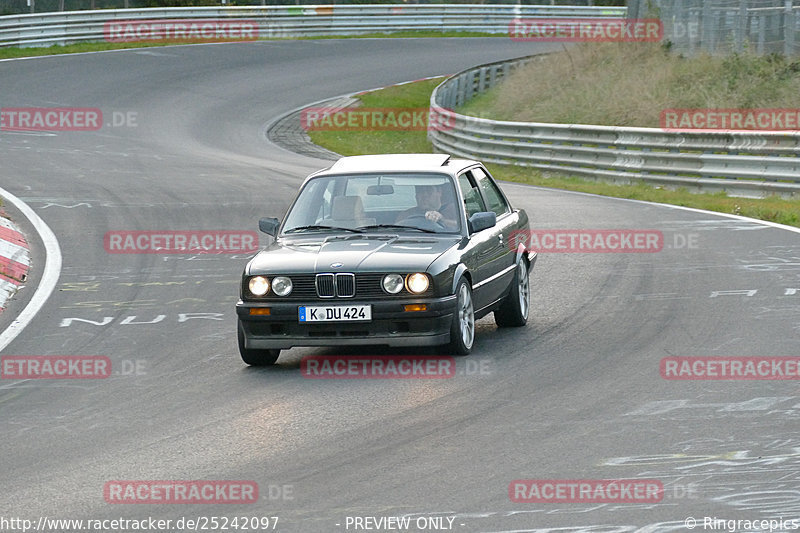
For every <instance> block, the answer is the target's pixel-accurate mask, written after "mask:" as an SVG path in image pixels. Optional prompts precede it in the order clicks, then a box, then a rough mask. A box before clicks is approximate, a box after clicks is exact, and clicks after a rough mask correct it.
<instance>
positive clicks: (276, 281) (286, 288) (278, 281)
mask: <svg viewBox="0 0 800 533" xmlns="http://www.w3.org/2000/svg"><path fill="white" fill-rule="evenodd" d="M272 292H274V293H275V294H277V295H278V296H286V295H287V294H289V293H290V292H292V280H290V279H289V278H287V277H286V276H278V277H277V278H272Z"/></svg>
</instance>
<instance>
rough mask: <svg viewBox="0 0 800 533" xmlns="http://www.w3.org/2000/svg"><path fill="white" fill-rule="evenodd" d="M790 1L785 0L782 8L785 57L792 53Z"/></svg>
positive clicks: (792, 24)
mask: <svg viewBox="0 0 800 533" xmlns="http://www.w3.org/2000/svg"><path fill="white" fill-rule="evenodd" d="M792 3H793V2H792V0H785V2H784V8H783V53H784V55H786V56H787V57H788V56H790V55H792V53H794V32H795V21H794V9H792Z"/></svg>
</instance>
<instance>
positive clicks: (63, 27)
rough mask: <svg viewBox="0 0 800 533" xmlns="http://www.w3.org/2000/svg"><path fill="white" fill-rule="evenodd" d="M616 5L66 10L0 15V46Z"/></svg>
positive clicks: (391, 24) (498, 29)
mask: <svg viewBox="0 0 800 533" xmlns="http://www.w3.org/2000/svg"><path fill="white" fill-rule="evenodd" d="M626 12H627V10H626V8H624V7H594V6H593V7H589V6H548V5H540V6H533V5H519V4H498V5H491V4H488V5H484V4H479V5H476V4H429V5H425V4H416V5H395V4H376V5H318V6H237V7H190V8H150V9H113V10H111V9H109V10H95V11H66V12H54V13H42V14H35V15H9V16H3V17H0V46H50V45H53V44H61V45H64V44H71V43H77V42H86V41H103V40H104V39H105V34H104V27H105V24H106V22H113V21H121V20H139V21H143V20H170V19H191V20H197V21H201V20H204V19H205V20H226V19H235V20H248V21H251V22H255V23H256V24H257V25H258V29H259V32H258V36H259V38H279V37H298V36H306V37H312V36H326V35H330V36H336V35H358V34H363V33H381V32H397V31H411V30H432V31H465V32H485V33H496V34H503V33H506V34H508V32H509V25H510V23H511V21H512V20H514V19H519V18H525V17H593V18H594V17H624V16H625V14H626Z"/></svg>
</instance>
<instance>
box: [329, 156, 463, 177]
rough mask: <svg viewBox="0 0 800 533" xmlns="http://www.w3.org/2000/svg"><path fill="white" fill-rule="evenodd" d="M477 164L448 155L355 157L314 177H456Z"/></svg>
mask: <svg viewBox="0 0 800 533" xmlns="http://www.w3.org/2000/svg"><path fill="white" fill-rule="evenodd" d="M475 164H477V161H470V160H466V159H452V158H451V156H449V155H448V154H381V155H355V156H349V157H343V158H341V159H339V160H338V161H336V163H334V164H333V165H332V166H331V167H330V168H328V169H325V170H322V171H320V172H317V173H315V174H314V176H319V175H329V174H354V173H362V172H370V173H372V172H445V173H447V174H452V175H455V174H456V173H458V172H459V171H461V170H462V169H464V168H466V167H468V166H471V165H475Z"/></svg>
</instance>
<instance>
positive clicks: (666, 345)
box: [0, 39, 800, 532]
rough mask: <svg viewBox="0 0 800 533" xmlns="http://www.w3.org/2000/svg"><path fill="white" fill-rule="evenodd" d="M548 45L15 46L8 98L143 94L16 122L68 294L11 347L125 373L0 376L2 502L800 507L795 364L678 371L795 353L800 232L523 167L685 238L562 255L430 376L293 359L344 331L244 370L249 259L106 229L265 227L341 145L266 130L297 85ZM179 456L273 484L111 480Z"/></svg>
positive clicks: (561, 217)
mask: <svg viewBox="0 0 800 533" xmlns="http://www.w3.org/2000/svg"><path fill="white" fill-rule="evenodd" d="M542 50H544V47H542V45H533V44H530V43H527V44H526V43H513V42H509V41H506V40H501V39H489V40H486V39H469V40H461V39H441V40H425V39H419V40H332V41H324V40H314V41H297V42H294V41H279V42H256V43H237V44H223V45H207V46H186V47H170V48H155V49H148V50H138V51H124V52H111V53H95V54H85V55H75V56H64V57H51V58H44V59H32V60H22V61H7V62H0V95H2V106H3V107H18V106H40V107H93V108H100V109H101V110H102V111H103V113H104V121H105V122H110V118H111V117H112V116H114V115H113V114H114V113H115V112H120V113H128V112H132V113H135V117H136V127H131V124H128V125H127V126H120V127H111V126H110V125H109V126H107V127H103V128H102V129H101V130H99V131H96V132H71V133H63V132H62V133H57V134H15V133H10V132H2V133H0V161H2V164H0V186H2V187H3V188H5V189H7V190H8V191H10V192H11V193H13V194H15V195H17V196H19V197H21V198H22V199H23V200H25V201H26V202H27V203H28V204H29V205H30V206H31V207H32V208H33V209H34V210H35V211H36V212H37V213H38V214H39V215H40V216H41V217H42V218H43V219H44V220H45V221H46V223H47V224H48V225H49V226H50V227H51V228H52V229H53V231H54V233H55V234H56V236H57V238H58V241H59V244H60V247H61V252H62V254H63V267H62V270H61V275H60V279H59V282H58V286H57V288H56V290H55V291H54V293H53V294H52V296H51V297H50V298H49V300H48V301H47V304H46V306H45V307H44V308H43V309H42V310H41V311H40V312H39V313H38V315H37V316H36V318H35V319H34V320H33V321H32V322H31V323H30V324H29V325H28V326H27V328H26V329H25V330H24V331H23V332H22V334H21V335H20V336H19V337H18V338H17V339H16V340H15V341H14V342H13V343H12V344H11V345H10V346H8V347H7V348H6V349H5V350H4V351H3V355H11V354H16V355H105V356H108V357H109V358H110V359H111V361H112V363H113V367H114V368H115V369H116V370H115V375H113V376H111V377H110V378H108V379H101V380H80V381H79V380H28V381H21V380H14V379H4V380H2V381H1V382H0V420H2V431H1V432H0V450H2V459H0V461H1V463H0V464H2V486H0V509H2V513H3V517H5V518H13V517H18V518H24V519H29V520H32V521H34V523H36V522H37V521H38V519H39V517H40V516H46V517H49V518H61V519H110V518H118V517H122V518H129V519H142V518H147V517H148V516H152V517H154V518H160V519H172V520H177V519H178V518H180V517H182V516H183V517H189V518H196V517H200V516H206V517H210V516H227V517H233V516H248V517H249V516H278V517H279V523H278V528H277V530H279V531H291V532H295V531H296V532H303V531H310V532H316V531H320V532H322V531H334V532H335V531H354V530H355V529H354V527H353V526H352V525H350V526H349V527H348V522H347V517H351V518H352V517H367V516H370V517H388V516H401V515H406V516H411V517H413V518H414V519H416V518H417V517H426V518H430V517H434V516H441V517H450V518H454V520H453V523H452V530H453V531H464V532H474V531H534V530H535V531H549V530H554V529H556V528H559V529H558V530H559V531H603V532H612V531H634V530H641V531H688V530H687V529H686V528H685V527H684V520H685V519H686V518H687V517H690V516H691V517H695V518H697V519H698V520H699V521H700V524H699V525H698V527H697V528H696V530H704V531H708V529H703V528H702V527H701V526H702V519H703V517H705V516H709V517H712V516H714V517H718V518H725V519H751V520H755V519H769V518H778V517H783V518H784V519H792V518H799V519H800V491H799V490H798V487H800V398H798V397H799V396H800V394H798V388H797V380H793V381H709V380H701V381H673V380H665V379H662V377H661V376H660V374H659V362H660V361H661V359H662V358H664V357H669V356H790V355H797V354H798V353H800V342H799V340H800V274H798V273H800V235H798V234H797V233H793V232H790V231H787V230H784V229H780V228H774V227H768V226H765V225H762V224H758V223H754V222H750V221H746V220H741V219H734V218H726V217H723V216H718V215H713V214H708V213H702V212H695V211H691V210H683V209H675V208H669V207H665V206H657V205H651V204H645V203H638V202H631V201H623V200H615V199H608V198H599V197H594V196H590V195H582V194H574V193H568V192H561V191H554V190H547V189H542V188H535V187H526V186H522V185H513V184H505V185H504V188H505V190H506V191H507V193H508V194H509V195H510V198H511V199H512V203H513V204H514V205H515V206H517V207H522V208H525V209H526V210H527V212H528V213H529V215H530V217H531V220H532V222H533V224H534V226H535V227H537V228H546V229H572V228H634V229H636V228H638V229H656V230H661V231H662V232H663V234H664V237H665V247H664V249H663V250H662V251H661V252H658V253H646V254H642V253H634V254H603V253H595V254H568V253H551V254H542V256H541V258H540V259H539V262H538V264H537V265H536V268H535V269H534V271H533V274H532V276H531V281H532V287H533V303H532V313H531V316H532V318H531V320H530V322H529V325H528V327H527V328H524V329H504V330H498V329H496V328H495V326H494V323H493V321H492V317H491V316H489V317H487V318H485V319H483V320H482V321H480V322H479V324H478V335H477V340H476V344H475V349H474V352H473V354H472V355H471V356H470V357H468V358H461V359H459V360H458V374H457V375H456V376H455V377H453V378H450V379H435V380H310V379H306V378H304V377H303V376H302V375H301V373H300V370H299V362H300V359H301V357H302V356H303V355H307V354H335V353H341V350H339V351H337V350H336V349H335V348H331V349H299V348H296V349H292V350H290V351H285V352H282V355H281V358H280V360H279V364H278V365H277V366H275V367H273V368H264V369H254V368H248V367H246V366H245V365H243V364H242V362H241V360H240V359H239V356H238V353H237V350H236V339H235V324H236V321H235V312H234V303H235V302H236V299H237V286H238V285H237V284H238V280H239V275H240V273H241V269H242V267H243V266H244V264H245V262H246V259H247V257H244V256H231V255H205V256H186V255H184V256H180V255H178V256H176V255H155V254H134V255H130V254H124V255H121V254H109V253H106V251H105V249H104V247H103V235H104V233H105V232H106V231H109V230H189V229H238V230H243V229H245V230H249V229H255V228H256V225H257V220H258V218H259V217H261V216H270V215H272V216H282V214H283V213H284V211H285V209H286V208H287V206H288V202H289V201H290V200H291V199H292V198H293V196H294V194H295V192H296V189H297V186H298V184H299V183H300V182H301V180H302V179H303V178H304V177H305V175H306V174H308V173H309V172H310V171H313V170H315V169H318V168H322V167H323V166H325V165H326V162H323V161H318V160H313V159H309V158H306V157H301V156H297V155H294V154H291V153H289V152H287V151H285V150H283V149H280V148H277V147H275V146H272V145H270V144H269V143H268V142H267V141H266V140H265V136H264V128H265V125H266V124H268V123H269V122H270V121H271V120H273V119H274V118H276V117H278V116H280V115H281V114H282V113H285V112H287V111H288V110H290V109H292V108H295V107H297V106H300V105H302V104H304V103H308V102H313V101H316V100H320V99H323V98H326V97H331V96H336V95H339V94H344V93H348V92H352V91H358V90H363V89H369V88H372V87H377V86H383V85H386V84H390V83H396V82H401V81H406V80H412V79H418V78H422V77H426V76H433V75H438V74H447V73H452V72H455V71H458V70H461V69H464V68H467V67H470V66H473V65H476V64H480V63H483V62H488V61H493V60H500V59H504V58H510V57H516V56H522V55H527V54H529V53H533V52H536V51H542ZM117 116H119V115H117ZM8 209H9V211H10V212H12V214H14V212H15V210H14V209H13V208H10V207H9V208H8ZM16 218H17V220H18V222H20V223H21V224H22V226H23V228H24V229H26V230H27V231H28V233H29V237H30V240H31V244H32V247H33V249H32V253H33V258H34V266H33V272H32V274H31V280H30V282H29V286H28V287H27V288H25V289H23V290H22V291H21V293H20V295H19V297H18V299H17V300H16V301H15V302H13V303H12V304H11V305H10V307H9V310H8V311H7V312H6V313H4V315H3V317H2V326H3V327H5V326H6V325H7V324H8V323H9V322H10V320H11V318H13V316H14V314H15V313H19V311H20V310H21V309H22V308H23V306H24V305H25V302H26V299H28V298H30V295H31V293H32V292H33V290H34V287H35V283H36V281H37V279H39V277H40V276H41V268H42V264H43V249H42V245H41V242H39V240H38V238H37V237H36V236H35V234H33V232H32V230H31V229H30V227H29V226H28V225H27V223H26V222H25V220H24V219H22V220H20V219H21V218H22V217H19V216H18V217H16ZM265 242H266V237H264V236H262V244H263V243H265ZM685 244H691V246H685ZM37 272H38V273H37ZM726 291H735V292H726ZM131 316H133V317H135V318H129V317H131ZM109 317H110V318H109ZM70 318H78V319H82V320H72V321H71V320H68V319H70ZM101 324H102V325H101ZM347 353H355V354H374V353H381V354H384V353H399V354H409V355H410V354H417V353H421V351H420V350H407V351H395V352H388V351H387V350H384V349H370V348H363V349H357V350H349V351H348V352H347ZM423 353H424V352H423ZM137 364H138V365H139V366H138V367H135V365H137ZM134 367H135V368H138V370H139V371H138V372H132V371H131V368H134ZM634 478H641V479H657V480H660V481H661V482H662V483H663V484H664V486H665V487H666V489H667V490H666V492H667V494H666V496H665V497H664V499H663V500H662V501H661V502H659V503H643V502H634V503H590V504H587V503H568V502H559V503H538V504H533V503H515V502H512V501H511V500H510V499H509V494H508V488H509V483H511V482H512V481H513V480H516V479H573V480H574V479H634ZM173 479H175V480H252V481H255V482H256V483H258V485H259V487H260V498H259V501H258V502H257V503H254V504H240V505H225V504H215V505H212V504H205V505H191V504H183V505H181V504H161V505H155V504H153V505H149V504H140V505H123V504H109V503H106V501H105V500H104V497H103V487H104V485H105V484H106V483H107V482H108V481H111V480H173ZM278 487H280V490H278ZM173 523H174V522H173ZM448 523H449V522H448V521H447V520H445V521H444V524H448ZM373 525H374V524H373ZM416 525H424V524H423V523H422V522H420V523H419V524H415V527H414V528H412V529H410V530H412V531H416V530H417V529H416ZM6 527H7V528H8V530H11V529H10V527H9V526H6ZM172 530H175V528H172ZM362 530H363V529H362ZM373 530H375V529H373ZM377 530H388V529H377ZM738 530H742V531H744V530H749V529H747V528H741V527H740V528H739V529H738ZM775 530H781V529H780V528H776V529H775ZM782 530H784V531H791V530H792V529H791V528H789V527H785V526H784V528H783V529H782Z"/></svg>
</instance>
